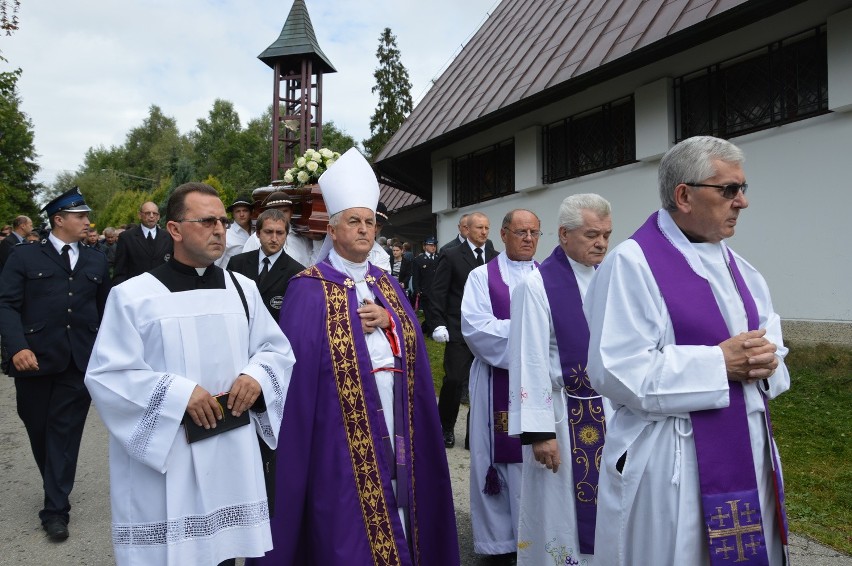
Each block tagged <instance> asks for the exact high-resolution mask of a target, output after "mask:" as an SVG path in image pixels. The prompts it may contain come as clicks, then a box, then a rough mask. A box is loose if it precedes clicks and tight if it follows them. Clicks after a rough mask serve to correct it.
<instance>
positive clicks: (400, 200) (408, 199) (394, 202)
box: [379, 183, 424, 212]
mask: <svg viewBox="0 0 852 566" xmlns="http://www.w3.org/2000/svg"><path fill="white" fill-rule="evenodd" d="M379 200H380V201H381V202H383V203H385V206H386V207H388V212H398V211H400V210H403V209H405V208H408V207H409V206H414V205H416V204H421V203H423V202H424V200H423V199H422V198H420V197H419V196H417V195H413V194H411V193H407V192H405V191H403V190H402V189H397V188H395V187H391V186H390V185H385V184H384V183H380V184H379Z"/></svg>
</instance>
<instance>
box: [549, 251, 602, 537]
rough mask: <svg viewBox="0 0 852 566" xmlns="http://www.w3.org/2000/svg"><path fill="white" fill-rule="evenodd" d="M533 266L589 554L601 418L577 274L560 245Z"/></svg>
mask: <svg viewBox="0 0 852 566" xmlns="http://www.w3.org/2000/svg"><path fill="white" fill-rule="evenodd" d="M538 272H539V273H540V274H541V279H542V281H543V282H544V290H545V292H546V293H547V302H548V305H550V313H551V317H552V319H553V329H554V331H555V333H556V345H557V347H558V349H559V362H560V365H561V366H562V381H563V385H564V389H565V404H566V410H567V415H568V428H569V432H570V434H571V474H572V477H573V479H574V509H575V511H576V515H577V536H578V538H579V541H580V552H581V553H583V554H594V553H595V520H596V517H597V510H598V507H597V501H598V476H599V475H600V469H601V453H602V451H603V445H604V436H605V434H606V424H605V422H604V410H603V402H602V401H601V396H600V395H599V394H598V393H597V391H595V390H594V389H593V388H592V385H591V383H590V382H589V376H588V375H587V374H586V364H587V362H588V354H589V326H588V324H587V323H586V315H585V314H584V313H583V298H582V297H581V296H580V288H579V286H578V285H577V277H576V276H575V275H574V270H573V269H572V268H571V264H570V263H569V262H568V257H567V256H566V255H565V252H564V251H563V250H562V248H561V247H560V246H556V249H554V250H553V253H552V254H550V257H548V258H547V259H546V260H544V261H543V262H542V264H541V267H540V268H539V270H538Z"/></svg>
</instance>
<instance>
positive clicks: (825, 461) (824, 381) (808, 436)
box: [426, 340, 852, 554]
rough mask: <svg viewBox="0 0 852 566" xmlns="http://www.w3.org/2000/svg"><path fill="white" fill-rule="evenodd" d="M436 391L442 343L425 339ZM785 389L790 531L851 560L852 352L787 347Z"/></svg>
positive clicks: (780, 404) (781, 423) (780, 430)
mask: <svg viewBox="0 0 852 566" xmlns="http://www.w3.org/2000/svg"><path fill="white" fill-rule="evenodd" d="M426 344H427V350H428V351H429V361H430V363H431V365H432V379H433V381H434V382H435V391H438V390H439V389H440V384H441V380H442V379H443V375H444V365H443V360H444V345H443V344H438V343H436V342H433V341H432V340H427V341H426ZM787 367H788V368H789V369H790V374H791V385H790V390H789V391H788V392H787V393H785V394H783V395H781V396H780V397H778V398H777V399H775V400H773V401H772V402H771V403H770V408H771V411H772V425H773V427H774V429H775V440H776V442H777V443H778V448H779V451H780V452H781V465H782V466H783V468H784V482H785V485H786V490H787V491H786V497H787V516H788V519H789V522H790V530H791V531H792V532H794V533H796V534H800V535H805V536H808V537H810V538H813V539H815V540H818V541H819V542H821V543H823V544H827V545H829V546H832V547H834V548H836V549H838V550H840V551H842V552H845V553H847V554H852V469H850V465H852V442H850V441H852V426H850V423H852V419H850V409H851V408H852V350H849V349H844V348H839V347H836V346H824V345H821V346H801V345H793V346H791V347H790V354H789V355H788V356H787Z"/></svg>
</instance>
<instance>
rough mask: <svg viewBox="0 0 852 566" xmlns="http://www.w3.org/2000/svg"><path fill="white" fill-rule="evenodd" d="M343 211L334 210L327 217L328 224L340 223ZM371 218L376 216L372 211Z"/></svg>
mask: <svg viewBox="0 0 852 566" xmlns="http://www.w3.org/2000/svg"><path fill="white" fill-rule="evenodd" d="M346 210H349V209H346ZM343 212H345V210H341V211H340V212H335V213H334V214H332V215H331V216H330V217H329V218H328V225H329V226H334V227H337V225H338V224H340V218H341V213H343ZM373 218H374V219H375V218H376V213H375V211H373Z"/></svg>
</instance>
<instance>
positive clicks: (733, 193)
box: [684, 183, 748, 200]
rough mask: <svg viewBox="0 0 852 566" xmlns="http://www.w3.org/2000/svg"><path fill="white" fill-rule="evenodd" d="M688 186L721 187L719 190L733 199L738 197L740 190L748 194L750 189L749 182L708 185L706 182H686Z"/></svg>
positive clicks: (726, 196)
mask: <svg viewBox="0 0 852 566" xmlns="http://www.w3.org/2000/svg"><path fill="white" fill-rule="evenodd" d="M684 185H686V186H687V187H710V188H712V189H719V192H721V193H722V196H723V197H725V198H726V199H729V200H732V199H735V198H736V197H737V195H738V194H739V193H740V191H742V192H743V194H746V191H747V190H748V183H743V184H738V183H731V184H730V185H708V184H706V183H684Z"/></svg>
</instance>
